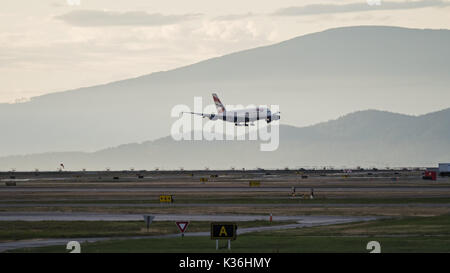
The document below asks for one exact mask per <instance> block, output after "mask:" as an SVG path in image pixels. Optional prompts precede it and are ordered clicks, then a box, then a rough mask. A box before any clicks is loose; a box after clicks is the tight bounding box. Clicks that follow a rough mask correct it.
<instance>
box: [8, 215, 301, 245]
mask: <svg viewBox="0 0 450 273" xmlns="http://www.w3.org/2000/svg"><path fill="white" fill-rule="evenodd" d="M291 223H295V222H292V221H283V222H272V223H270V222H268V221H248V222H239V227H242V228H246V227H260V226H266V225H282V224H291ZM209 230H210V222H200V221H192V222H190V223H189V226H188V231H189V232H200V231H209ZM178 232H179V231H178V228H177V226H176V225H175V223H174V222H173V221H170V222H169V221H155V222H153V223H152V224H151V225H150V228H149V230H148V232H147V229H146V226H145V223H144V221H143V220H142V221H141V222H140V221H36V222H27V221H1V222H0V241H10V240H23V239H42V238H76V237H119V236H143V235H163V234H174V233H178Z"/></svg>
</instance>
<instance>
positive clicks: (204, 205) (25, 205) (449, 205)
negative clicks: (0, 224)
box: [0, 203, 450, 221]
mask: <svg viewBox="0 0 450 273" xmlns="http://www.w3.org/2000/svg"><path fill="white" fill-rule="evenodd" d="M34 207H41V208H64V207H68V208H77V207H79V208H96V207H97V208H171V207H173V208H185V207H186V208H188V207H198V208H208V207H218V208H225V207H263V208H264V207H274V208H282V207H298V208H302V207H303V208H327V207H328V208H347V207H348V208H359V207H393V208H402V207H427V208H442V207H445V208H450V203H442V204H441V203H403V204H387V203H376V204H364V203H361V204H357V203H349V204H343V203H336V204H333V203H326V204H292V203H285V204H282V203H281V204H280V203H276V204H272V203H267V204H261V203H258V204H249V203H241V204H239V203H225V204H223V203H197V204H195V203H186V204H182V203H177V204H170V205H161V204H126V203H58V204H51V203H32V204H30V203H13V204H0V208H34ZM1 215H2V212H0V221H1V220H2V217H1Z"/></svg>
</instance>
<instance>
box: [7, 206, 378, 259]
mask: <svg viewBox="0 0 450 273" xmlns="http://www.w3.org/2000/svg"><path fill="white" fill-rule="evenodd" d="M95 217H98V219H105V218H104V217H107V216H105V215H104V214H97V216H95ZM115 217H118V218H121V217H125V218H129V217H130V218H133V217H135V218H140V219H139V220H143V218H142V215H115ZM267 217H268V216H267V215H178V214H158V215H156V217H155V219H154V221H181V220H185V221H252V220H260V219H263V218H264V219H266V220H267ZM380 218H382V217H372V216H367V217H360V216H274V218H273V220H274V221H282V220H295V221H297V222H298V223H296V224H288V225H276V226H264V227H251V228H241V229H238V230H237V234H238V235H239V234H244V233H250V232H260V231H271V230H284V229H292V228H302V227H312V226H322V225H333V224H343V223H351V222H361V221H373V220H377V219H380ZM111 221H112V220H111ZM124 221H129V220H124ZM209 235H210V233H209V232H186V233H185V236H209ZM177 236H180V234H168V235H156V236H130V237H95V238H64V239H58V238H55V239H41V240H21V241H12V242H4V243H0V252H4V251H8V250H12V249H17V248H29V247H43V246H52V245H65V244H67V243H68V242H69V241H78V242H80V243H83V242H99V241H106V240H130V239H133V240H138V239H150V238H173V237H177Z"/></svg>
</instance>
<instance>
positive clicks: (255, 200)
mask: <svg viewBox="0 0 450 273" xmlns="http://www.w3.org/2000/svg"><path fill="white" fill-rule="evenodd" d="M175 200H176V202H175V204H178V203H179V204H211V203H215V204H407V203H415V204H450V197H426V198H420V197H419V198H324V197H320V196H319V197H316V198H315V199H309V197H308V198H305V199H303V198H301V197H300V196H298V197H296V198H291V197H288V196H284V197H272V198H267V197H266V198H264V197H262V198H261V197H246V198H236V197H233V198H217V197H216V198H204V197H203V198H201V197H190V198H187V197H180V198H178V197H175ZM1 203H3V204H39V203H45V204H61V205H64V204H67V203H70V204H111V205H112V206H114V204H118V205H120V204H159V199H158V200H156V198H155V199H150V200H149V199H141V200H139V199H138V200H137V199H132V200H120V199H119V200H117V199H109V200H61V201H45V200H43V201H19V200H18V201H2V202H1Z"/></svg>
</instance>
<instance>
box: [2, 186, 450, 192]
mask: <svg viewBox="0 0 450 273" xmlns="http://www.w3.org/2000/svg"><path fill="white" fill-rule="evenodd" d="M311 188H313V189H314V191H316V192H404V191H410V192H446V193H450V186H376V187H375V186H374V187H371V186H367V187H360V186H359V187H353V186H348V187H342V186H340V187H323V186H314V187H311V186H309V187H295V189H296V190H297V191H310V190H311ZM291 190H292V187H291V186H289V187H248V186H247V187H221V186H207V187H205V186H196V187H128V186H127V187H109V186H108V187H95V188H94V187H70V186H67V187H0V192H33V193H34V192H79V193H83V192H87V193H90V192H105V193H106V192H128V193H133V192H217V191H220V192H290V191H291Z"/></svg>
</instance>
